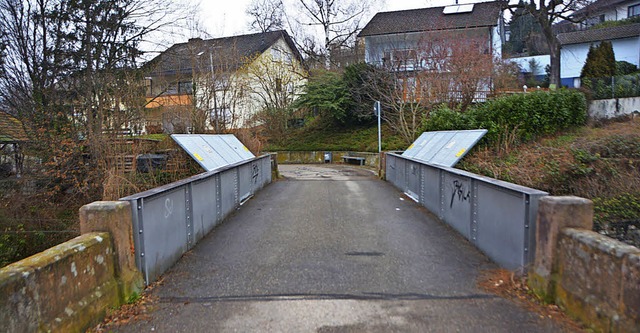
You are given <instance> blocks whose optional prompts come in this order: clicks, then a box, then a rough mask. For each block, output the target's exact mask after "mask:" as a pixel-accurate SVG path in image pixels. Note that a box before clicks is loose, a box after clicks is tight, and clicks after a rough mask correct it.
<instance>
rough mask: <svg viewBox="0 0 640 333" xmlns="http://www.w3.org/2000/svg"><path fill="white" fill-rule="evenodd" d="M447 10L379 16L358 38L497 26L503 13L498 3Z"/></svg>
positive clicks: (382, 13) (414, 10)
mask: <svg viewBox="0 0 640 333" xmlns="http://www.w3.org/2000/svg"><path fill="white" fill-rule="evenodd" d="M444 8H445V7H431V8H420V9H411V10H401V11H394V12H381V13H377V14H376V15H375V16H374V17H373V18H372V19H371V21H369V23H368V24H367V25H366V26H365V27H364V29H362V31H361V32H360V34H359V35H358V36H359V37H366V36H375V35H387V34H397V33H406V32H422V31H433V30H448V29H460V28H476V27H488V26H495V25H497V24H498V18H499V17H500V13H501V11H502V9H501V3H500V2H498V1H494V2H481V3H476V4H474V6H473V11H471V12H469V13H458V14H448V15H445V14H444V13H443V10H444Z"/></svg>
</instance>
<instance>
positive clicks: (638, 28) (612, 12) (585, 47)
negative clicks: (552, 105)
mask: <svg viewBox="0 0 640 333" xmlns="http://www.w3.org/2000/svg"><path fill="white" fill-rule="evenodd" d="M575 15H579V16H583V18H584V21H583V22H582V23H581V24H573V26H572V27H573V29H567V28H563V29H562V30H563V31H565V32H562V33H559V34H558V40H559V41H560V45H561V50H560V78H561V83H562V85H563V86H568V87H580V72H581V71H582V67H584V64H585V62H586V60H587V54H588V53H589V47H590V46H591V45H597V44H599V43H600V42H602V41H610V42H611V45H612V46H613V52H614V54H615V57H616V61H626V62H629V63H632V64H634V65H636V66H639V65H640V0H600V1H596V2H594V3H593V4H591V5H590V6H587V7H585V8H583V9H581V10H580V11H578V12H576V14H575ZM606 21H621V22H620V23H619V24H616V25H611V26H609V25H606V24H601V23H604V22H606ZM636 22H637V23H636ZM564 25H568V23H564Z"/></svg>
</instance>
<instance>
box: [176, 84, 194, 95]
mask: <svg viewBox="0 0 640 333" xmlns="http://www.w3.org/2000/svg"><path fill="white" fill-rule="evenodd" d="M178 93H180V94H192V93H193V83H192V82H191V81H183V82H178Z"/></svg>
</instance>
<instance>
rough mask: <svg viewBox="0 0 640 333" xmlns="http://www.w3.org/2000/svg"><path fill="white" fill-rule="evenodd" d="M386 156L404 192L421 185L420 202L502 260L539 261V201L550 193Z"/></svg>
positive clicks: (390, 176) (507, 263) (516, 263)
mask: <svg viewBox="0 0 640 333" xmlns="http://www.w3.org/2000/svg"><path fill="white" fill-rule="evenodd" d="M386 159H387V165H386V177H387V181H389V182H391V183H392V184H394V185H395V186H396V187H397V188H398V189H400V190H401V191H403V192H405V191H407V190H410V191H411V192H414V191H415V190H416V189H418V188H419V189H420V192H419V193H420V204H422V205H423V206H425V207H426V208H427V209H429V210H430V211H431V212H433V213H435V214H437V215H438V217H439V218H440V219H442V220H443V221H444V222H445V223H447V224H449V225H451V226H452V227H453V228H454V229H456V230H457V231H458V232H460V233H461V234H462V235H463V236H465V237H466V238H467V239H468V240H469V241H471V242H472V243H473V244H475V245H476V246H477V247H478V248H479V249H480V250H482V251H483V252H484V253H485V254H487V255H488V256H489V257H490V258H491V259H493V260H494V261H495V262H496V263H498V264H500V265H501V266H503V267H505V268H507V269H526V268H527V266H528V265H529V264H530V263H531V262H532V261H533V254H534V253H535V219H536V216H537V211H538V200H539V199H540V198H542V197H544V196H546V195H547V193H546V192H543V191H539V190H536V189H532V188H528V187H524V186H520V185H516V184H512V183H507V182H504V181H500V180H496V179H493V178H488V177H484V176H479V175H475V174H472V173H470V172H466V171H462V170H457V169H453V168H449V167H444V166H439V165H435V164H429V163H425V162H423V161H420V160H416V159H412V158H408V157H406V156H401V155H398V154H392V153H389V154H387V156H386ZM413 165H419V166H420V172H419V174H420V175H421V176H420V177H417V176H416V175H415V174H413V173H414V170H415V168H413ZM416 182H418V183H419V184H416Z"/></svg>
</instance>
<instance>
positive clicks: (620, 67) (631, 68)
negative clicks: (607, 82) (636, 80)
mask: <svg viewBox="0 0 640 333" xmlns="http://www.w3.org/2000/svg"><path fill="white" fill-rule="evenodd" d="M636 71H638V66H636V65H634V64H632V63H630V62H628V61H616V75H627V74H632V73H635V72H636Z"/></svg>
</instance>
